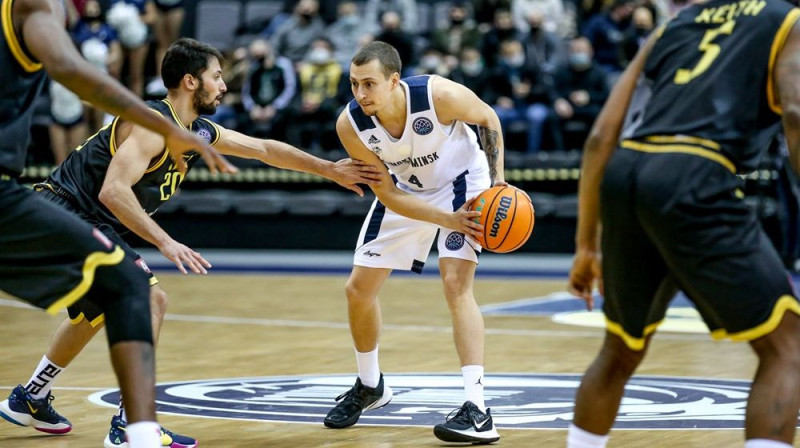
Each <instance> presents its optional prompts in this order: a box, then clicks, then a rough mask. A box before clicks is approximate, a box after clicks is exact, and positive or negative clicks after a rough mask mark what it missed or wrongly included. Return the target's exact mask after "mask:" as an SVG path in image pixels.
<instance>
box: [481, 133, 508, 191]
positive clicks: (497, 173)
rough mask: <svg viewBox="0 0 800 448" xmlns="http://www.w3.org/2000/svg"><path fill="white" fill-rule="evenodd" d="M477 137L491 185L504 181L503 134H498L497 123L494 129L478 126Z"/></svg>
mask: <svg viewBox="0 0 800 448" xmlns="http://www.w3.org/2000/svg"><path fill="white" fill-rule="evenodd" d="M478 137H479V138H480V140H481V146H482V147H483V151H484V152H485V153H486V161H487V162H488V164H489V175H490V177H491V178H492V184H494V183H495V182H497V181H499V180H505V173H504V172H503V134H502V133H501V132H500V125H499V121H498V124H497V126H496V127H494V126H493V127H484V126H478Z"/></svg>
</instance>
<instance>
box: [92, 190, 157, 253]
mask: <svg viewBox="0 0 800 448" xmlns="http://www.w3.org/2000/svg"><path fill="white" fill-rule="evenodd" d="M100 201H101V202H102V203H103V205H105V206H106V207H107V208H108V209H109V210H110V211H111V213H113V214H114V216H115V217H116V218H117V219H118V220H119V222H120V223H122V225H123V226H125V228H127V229H128V230H130V231H131V232H133V233H135V234H136V235H137V236H139V237H140V238H142V239H143V240H145V241H147V242H148V243H150V244H152V245H154V246H156V247H159V248H160V247H161V245H162V244H163V243H164V242H165V241H167V240H169V239H170V236H169V234H167V232H165V231H164V229H162V228H161V227H160V226H159V225H158V224H156V222H155V221H153V218H151V217H150V216H148V215H147V213H145V211H144V210H142V207H141V205H139V201H138V200H137V199H136V195H135V194H133V190H131V189H130V188H103V190H102V191H101V192H100Z"/></svg>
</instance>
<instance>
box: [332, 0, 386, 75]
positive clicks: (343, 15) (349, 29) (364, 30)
mask: <svg viewBox="0 0 800 448" xmlns="http://www.w3.org/2000/svg"><path fill="white" fill-rule="evenodd" d="M338 13H339V16H338V18H337V19H336V21H335V22H333V23H332V24H331V25H330V26H329V27H328V29H327V30H326V31H325V35H326V36H328V38H329V39H330V40H331V42H332V43H333V46H334V48H336V51H335V54H334V58H335V59H336V62H338V63H339V65H341V66H342V68H343V69H345V70H349V69H350V57H351V56H352V55H353V54H355V52H356V51H357V50H358V49H359V48H361V47H362V46H364V45H366V44H367V42H369V41H370V40H372V38H373V36H374V35H375V34H376V33H377V32H378V24H377V22H372V21H370V20H364V19H363V18H362V17H361V16H359V14H358V6H357V5H356V3H355V2H354V1H352V0H344V1H342V2H341V3H339V8H338Z"/></svg>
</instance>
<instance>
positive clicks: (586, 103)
mask: <svg viewBox="0 0 800 448" xmlns="http://www.w3.org/2000/svg"><path fill="white" fill-rule="evenodd" d="M554 83H555V87H556V92H557V93H558V95H559V97H558V99H556V100H555V102H554V104H553V108H554V109H555V112H556V115H558V117H559V119H560V122H561V130H562V133H563V135H564V137H565V143H566V145H567V146H568V147H567V149H573V148H580V147H582V146H583V142H584V140H585V139H586V136H587V135H588V134H589V130H590V129H591V126H592V123H593V122H594V119H595V117H597V115H598V114H599V113H600V109H601V108H602V107H603V103H605V101H606V98H607V97H608V93H609V89H608V84H607V83H606V77H605V74H604V73H603V70H601V69H600V68H599V67H597V66H596V65H595V64H594V63H593V61H592V44H591V43H589V40H588V39H586V38H583V37H579V38H577V39H573V40H572V41H571V42H570V44H569V64H567V65H566V66H564V67H562V69H561V70H559V71H558V72H557V73H556V75H555V79H554Z"/></svg>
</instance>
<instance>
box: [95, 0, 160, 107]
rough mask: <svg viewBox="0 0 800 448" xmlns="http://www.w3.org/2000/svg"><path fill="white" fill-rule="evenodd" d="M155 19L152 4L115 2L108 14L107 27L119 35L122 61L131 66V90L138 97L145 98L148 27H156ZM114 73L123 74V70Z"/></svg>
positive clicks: (126, 0) (130, 0) (139, 0)
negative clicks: (120, 72) (154, 24)
mask: <svg viewBox="0 0 800 448" xmlns="http://www.w3.org/2000/svg"><path fill="white" fill-rule="evenodd" d="M156 17H157V13H156V5H155V3H153V0H112V1H111V8H110V9H109V10H108V15H107V19H108V23H109V25H111V26H112V27H114V29H115V30H116V31H117V35H118V36H119V41H120V43H121V44H122V50H123V58H124V59H125V60H127V62H128V74H127V75H128V87H129V88H130V89H131V91H133V93H135V94H137V95H139V96H142V95H143V94H144V68H145V62H146V60H147V51H148V50H149V45H148V43H149V33H150V31H149V28H148V27H149V26H151V25H152V24H153V23H155V20H156ZM120 65H122V63H121V62H120ZM115 70H119V71H121V67H120V68H115Z"/></svg>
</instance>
